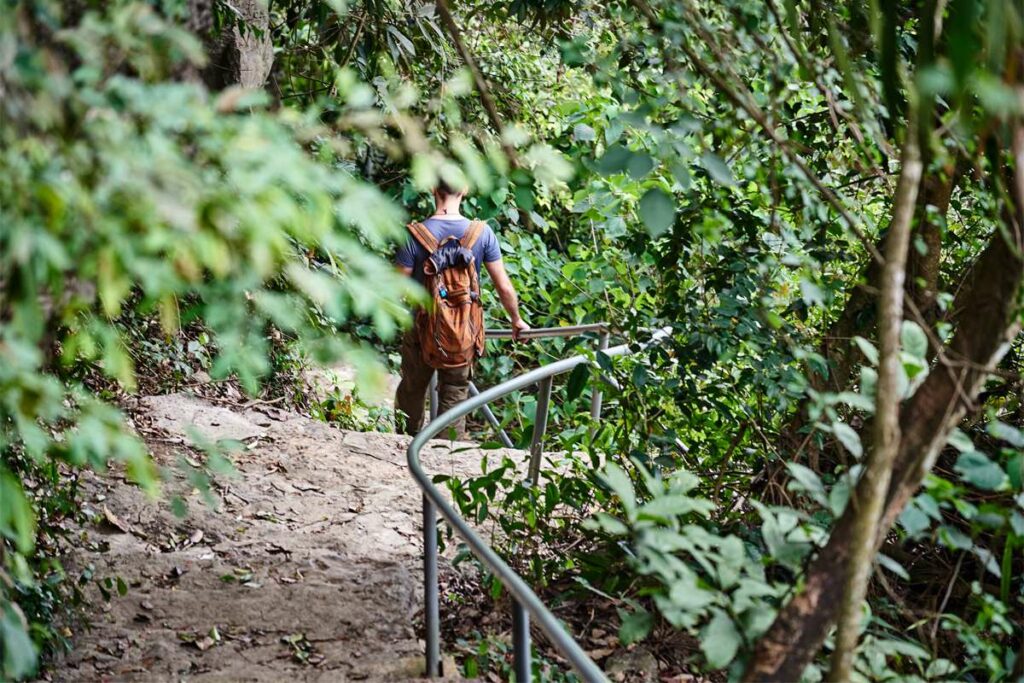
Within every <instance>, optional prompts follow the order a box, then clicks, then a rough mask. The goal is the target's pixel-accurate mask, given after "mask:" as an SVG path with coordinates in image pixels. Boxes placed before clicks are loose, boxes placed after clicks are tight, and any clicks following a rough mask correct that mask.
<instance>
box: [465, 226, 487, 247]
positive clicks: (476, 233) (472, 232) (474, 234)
mask: <svg viewBox="0 0 1024 683" xmlns="http://www.w3.org/2000/svg"><path fill="white" fill-rule="evenodd" d="M486 227H487V224H486V223H484V222H483V221H472V222H471V223H470V224H469V226H468V227H467V228H466V233H465V234H464V235H463V236H462V239H461V240H459V241H460V242H461V243H462V246H463V247H465V248H466V249H472V248H473V245H474V244H476V241H477V240H478V239H480V235H481V234H483V231H484V228H486Z"/></svg>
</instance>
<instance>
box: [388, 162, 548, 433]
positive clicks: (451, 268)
mask: <svg viewBox="0 0 1024 683" xmlns="http://www.w3.org/2000/svg"><path fill="white" fill-rule="evenodd" d="M465 194H466V191H465V190H458V189H455V188H453V187H451V186H450V185H448V184H447V183H445V182H444V181H441V182H440V183H439V184H438V186H437V187H436V188H435V189H434V204H435V210H434V215H432V216H431V217H430V218H428V219H426V220H425V221H423V222H422V223H418V222H415V223H410V224H409V232H410V235H409V239H408V241H407V242H406V244H405V245H404V246H403V247H402V248H400V249H399V250H398V253H397V255H396V256H395V261H396V263H397V265H398V268H399V269H400V270H401V271H402V272H403V273H405V274H406V275H409V276H411V277H412V278H414V279H415V280H416V281H417V282H419V283H420V284H421V285H424V286H425V287H426V288H427V293H428V294H429V295H430V297H431V299H432V300H433V301H432V302H431V303H430V305H428V307H427V308H426V309H421V310H419V311H417V312H416V322H415V324H414V325H413V327H412V329H411V330H409V332H408V333H407V334H406V335H405V338H404V339H403V341H402V380H401V382H400V383H399V385H398V391H397V394H396V396H395V407H396V408H398V410H401V411H402V412H404V413H405V414H406V416H407V418H406V422H405V429H404V432H405V433H406V434H409V435H410V436H413V435H415V434H416V433H417V432H419V430H420V427H421V426H422V423H423V405H424V402H425V400H426V393H427V387H428V385H429V384H430V377H431V375H433V373H434V370H437V381H438V414H441V413H443V412H444V411H446V410H448V409H449V408H451V407H452V406H454V405H456V404H458V403H460V402H462V401H464V400H466V397H467V395H468V394H469V379H470V377H471V375H472V373H473V364H474V362H475V361H476V359H477V358H478V357H480V356H481V355H483V352H484V322H483V305H482V303H481V301H480V264H484V265H486V266H487V273H488V274H489V275H490V276H491V282H492V283H493V284H494V288H495V289H496V290H497V292H498V298H499V299H501V304H502V306H504V307H505V310H506V311H507V312H508V315H509V319H510V320H511V321H512V339H513V341H518V339H519V335H520V333H521V332H523V331H524V330H528V329H530V326H529V325H527V324H526V323H525V322H524V321H523V319H522V318H521V317H520V316H519V301H518V299H517V297H516V290H515V288H513V287H512V283H511V282H510V281H509V279H508V273H506V272H505V265H504V264H503V263H502V262H501V250H500V249H499V248H498V238H497V237H496V236H495V235H494V231H493V230H491V228H490V226H489V225H487V223H485V222H483V221H471V220H469V219H468V218H465V217H464V216H462V214H461V213H459V206H460V205H461V203H462V198H463V197H464V196H465ZM465 424H466V421H465V418H462V419H460V420H459V421H458V422H457V423H455V424H454V425H452V426H453V427H454V428H455V433H456V436H457V437H462V436H463V435H464V433H465Z"/></svg>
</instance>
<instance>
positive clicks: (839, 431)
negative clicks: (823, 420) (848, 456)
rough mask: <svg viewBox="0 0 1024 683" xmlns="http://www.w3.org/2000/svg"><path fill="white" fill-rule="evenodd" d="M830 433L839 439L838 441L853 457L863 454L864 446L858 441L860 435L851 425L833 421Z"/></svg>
mask: <svg viewBox="0 0 1024 683" xmlns="http://www.w3.org/2000/svg"><path fill="white" fill-rule="evenodd" d="M832 433H833V434H835V435H836V438H837V439H839V443H841V444H843V446H845V447H846V450H848V451H850V453H852V454H853V456H854V457H855V458H859V457H860V456H862V455H863V454H864V447H863V446H861V443H860V435H858V434H857V432H855V431H854V430H853V427H851V426H850V425H848V424H846V423H845V422H838V421H837V422H833V423H832Z"/></svg>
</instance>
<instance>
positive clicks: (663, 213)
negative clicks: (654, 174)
mask: <svg viewBox="0 0 1024 683" xmlns="http://www.w3.org/2000/svg"><path fill="white" fill-rule="evenodd" d="M675 217H676V204H675V200H673V199H672V197H671V196H670V195H669V194H668V193H667V192H665V191H664V190H662V189H660V188H657V187H652V188H651V189H650V190H647V192H645V193H644V196H643V197H641V198H640V220H642V221H643V222H644V226H645V227H646V228H647V232H648V233H649V234H650V235H651V237H658V236H659V235H661V234H662V233H664V232H665V231H666V230H668V229H669V228H670V227H671V226H672V223H674V222H675Z"/></svg>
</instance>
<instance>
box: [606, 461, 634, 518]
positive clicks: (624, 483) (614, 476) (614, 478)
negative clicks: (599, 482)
mask: <svg viewBox="0 0 1024 683" xmlns="http://www.w3.org/2000/svg"><path fill="white" fill-rule="evenodd" d="M601 479H603V480H604V483H605V484H607V486H608V488H610V489H611V490H612V493H614V494H615V495H617V496H618V497H619V500H621V501H622V507H623V508H625V510H626V514H627V515H628V516H629V517H630V518H631V519H632V517H633V513H634V511H635V510H636V495H635V494H634V493H633V482H632V481H630V479H629V475H628V474H626V471H625V470H624V469H622V468H621V467H619V466H618V465H616V464H615V463H613V462H610V463H608V464H607V465H606V466H605V468H604V474H603V475H602V476H601Z"/></svg>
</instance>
